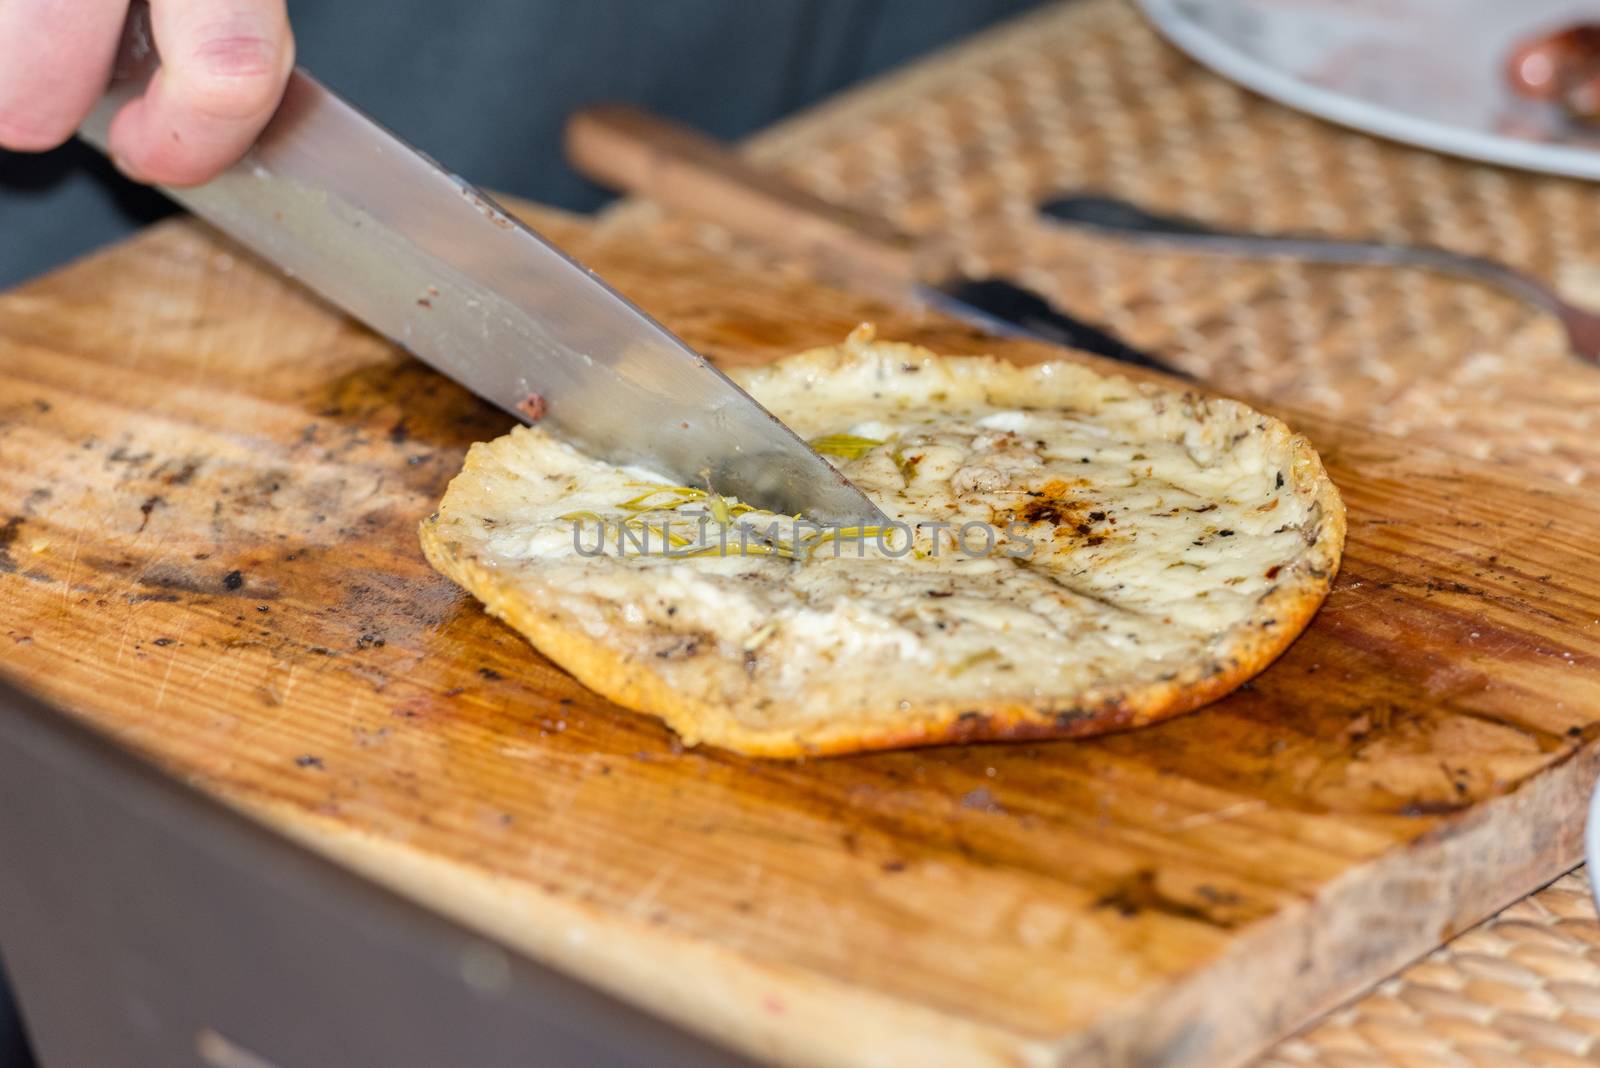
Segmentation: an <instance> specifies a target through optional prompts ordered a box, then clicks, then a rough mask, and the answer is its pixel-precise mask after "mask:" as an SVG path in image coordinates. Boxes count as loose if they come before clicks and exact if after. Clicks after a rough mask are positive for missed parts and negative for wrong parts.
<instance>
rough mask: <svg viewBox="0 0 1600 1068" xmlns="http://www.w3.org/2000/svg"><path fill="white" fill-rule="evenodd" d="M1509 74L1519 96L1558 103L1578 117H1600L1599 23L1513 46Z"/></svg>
mask: <svg viewBox="0 0 1600 1068" xmlns="http://www.w3.org/2000/svg"><path fill="white" fill-rule="evenodd" d="M1506 78H1507V80H1508V81H1509V82H1510V83H1511V88H1512V89H1513V90H1514V91H1515V92H1516V93H1517V94H1518V95H1520V96H1525V97H1528V98H1529V99H1532V100H1546V101H1551V102H1555V103H1559V104H1561V106H1562V107H1563V108H1565V109H1566V111H1567V112H1568V113H1569V114H1571V115H1572V116H1573V117H1575V118H1579V119H1587V120H1594V119H1600V23H1596V22H1583V23H1579V24H1577V25H1575V26H1569V27H1568V28H1567V29H1564V30H1558V31H1556V32H1554V33H1545V34H1540V35H1539V36H1537V37H1530V38H1528V39H1527V40H1525V41H1523V42H1522V43H1521V44H1519V45H1517V47H1516V48H1514V49H1512V51H1511V55H1510V56H1509V57H1508V59H1507V61H1506Z"/></svg>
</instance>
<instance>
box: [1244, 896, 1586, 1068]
mask: <svg viewBox="0 0 1600 1068" xmlns="http://www.w3.org/2000/svg"><path fill="white" fill-rule="evenodd" d="M1595 1064H1600V921H1597V920H1596V918H1595V907H1594V900H1593V898H1591V897H1590V894H1589V879H1588V874H1587V872H1586V871H1585V870H1584V869H1581V868H1580V869H1579V870H1578V871H1576V872H1574V873H1572V874H1571V875H1567V876H1564V877H1563V878H1561V879H1559V880H1557V881H1556V882H1554V883H1552V884H1551V885H1550V886H1548V887H1546V888H1545V889H1544V890H1541V891H1540V892H1539V893H1537V894H1534V895H1533V896H1531V897H1528V898H1525V899H1524V900H1522V901H1519V902H1517V903H1516V904H1515V905H1512V906H1511V907H1510V908H1508V909H1506V910H1505V911H1504V912H1502V913H1500V914H1499V915H1498V916H1495V917H1494V918H1493V919H1491V920H1488V921H1486V922H1485V923H1483V924H1481V925H1479V926H1478V927H1475V928H1473V929H1472V930H1470V931H1468V932H1466V933H1465V934H1463V935H1460V936H1459V937H1457V938H1456V939H1455V940H1454V941H1452V942H1451V943H1449V944H1448V945H1446V946H1444V947H1443V948H1441V949H1438V950H1435V951H1434V952H1433V953H1432V954H1430V955H1429V956H1428V957H1427V959H1425V960H1422V961H1419V962H1418V963H1416V964H1414V965H1412V966H1411V967H1410V968H1408V969H1406V970H1405V971H1404V972H1402V973H1400V974H1399V975H1397V976H1395V977H1394V978H1393V979H1390V980H1388V981H1386V982H1384V983H1382V984H1381V985H1379V986H1378V988H1377V989H1376V990H1374V991H1372V993H1370V994H1368V995H1367V996H1366V997H1364V998H1362V999H1361V1000H1360V1001H1357V1002H1355V1003H1354V1004H1352V1005H1350V1006H1349V1007H1347V1008H1344V1009H1340V1010H1339V1011H1337V1012H1334V1013H1332V1014H1331V1015H1329V1016H1328V1017H1326V1018H1325V1019H1323V1020H1321V1021H1320V1022H1318V1023H1317V1024H1316V1025H1315V1026H1313V1027H1311V1028H1309V1029H1308V1030H1307V1031H1306V1032H1305V1033H1303V1034H1301V1035H1300V1036H1298V1037H1296V1038H1292V1039H1290V1040H1289V1041H1287V1042H1284V1043H1282V1044H1280V1045H1279V1046H1278V1047H1277V1048H1276V1049H1274V1050H1272V1051H1271V1052H1270V1053H1268V1054H1267V1055H1266V1056H1264V1057H1262V1058H1261V1059H1260V1060H1258V1061H1257V1062H1256V1063H1255V1065H1254V1066H1253V1068H1307V1066H1316V1068H1395V1066H1402V1068H1576V1066H1578V1065H1591V1066H1592V1065H1595Z"/></svg>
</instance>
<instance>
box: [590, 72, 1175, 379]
mask: <svg viewBox="0 0 1600 1068" xmlns="http://www.w3.org/2000/svg"><path fill="white" fill-rule="evenodd" d="M566 143H567V158H568V159H570V160H571V161H572V163H573V165H574V166H575V167H576V168H577V169H578V170H579V171H580V172H582V173H583V174H584V175H585V176H587V177H589V178H591V179H593V180H594V181H597V182H599V183H601V184H602V185H606V186H609V187H611V188H614V189H622V190H626V191H628V192H632V193H638V194H640V195H642V196H646V197H649V198H650V199H651V200H654V201H657V202H659V203H661V204H665V205H667V206H668V207H672V208H676V209H678V210H681V211H686V212H689V213H692V214H698V215H701V216H704V217H706V218H710V219H714V220H716V221H718V222H720V223H723V224H724V225H726V226H728V227H729V228H730V229H732V230H734V231H736V232H739V233H743V234H745V235H746V236H748V237H752V238H754V239H756V240H759V241H763V242H765V243H768V244H771V245H774V246H776V247H779V248H782V249H784V250H785V251H788V252H790V253H792V254H794V255H797V256H799V257H801V258H802V259H805V260H807V261H809V262H811V263H813V264H815V265H816V266H817V267H818V268H819V270H820V272H821V274H822V275H823V276H824V278H826V279H828V280H830V281H834V282H836V283H838V284H840V285H842V286H844V287H846V288H853V289H857V290H865V291H867V292H870V293H873V294H874V295H877V296H880V297H885V298H887V299H889V300H891V301H897V302H900V303H908V304H913V305H925V306H928V307H932V308H935V309H937V310H938V311H941V312H944V313H945V314H946V315H950V316H952V317H954V318H957V319H961V320H963V321H964V322H968V323H971V324H972V325H974V326H977V327H978V328H979V329H981V330H985V331H987V332H989V333H992V334H996V335H998V336H1000V337H1022V338H1030V339H1033V340H1037V341H1048V342H1050V343H1052V344H1056V345H1065V346H1067V347H1069V348H1075V349H1081V350H1083V351H1084V352H1092V353H1095V354H1096V355H1099V356H1108V357H1110V358H1111V359H1114V360H1119V361H1121V362H1123V363H1127V364H1132V365H1134V366H1137V367H1145V368H1149V369H1151V370H1156V371H1163V372H1165V373H1167V374H1173V375H1181V376H1183V377H1189V376H1188V375H1186V374H1184V373H1183V372H1181V371H1178V370H1177V369H1176V368H1174V367H1172V366H1171V365H1170V364H1168V363H1166V362H1165V361H1163V360H1161V359H1160V358H1159V357H1156V356H1154V355H1152V354H1150V353H1148V352H1145V351H1143V350H1141V349H1137V348H1135V347H1133V346H1132V345H1129V344H1128V343H1127V342H1125V341H1123V340H1122V339H1120V338H1118V337H1116V336H1114V335H1112V334H1111V333H1109V332H1107V331H1106V330H1103V329H1101V328H1100V327H1098V326H1095V325H1094V324H1092V323H1086V322H1084V321H1083V320H1081V319H1077V318H1074V317H1073V316H1071V315H1068V314H1066V313H1065V312H1063V311H1061V310H1060V309H1059V308H1056V307H1055V306H1054V305H1052V304H1051V303H1050V302H1049V301H1048V300H1046V299H1045V298H1044V297H1042V296H1040V295H1039V294H1038V293H1035V292H1034V291H1033V290H1030V289H1027V288H1025V287H1023V286H1020V285H1017V284H1016V283H1015V282H1012V281H1010V280H1008V279H1005V278H976V279H975V278H966V277H963V276H961V275H960V274H959V273H957V272H956V271H955V270H954V256H953V254H952V250H948V249H945V248H942V247H940V246H939V245H938V243H937V242H933V243H929V242H920V241H918V240H916V239H915V238H912V237H910V236H909V235H907V234H903V233H901V232H900V231H898V230H896V229H895V228H894V227H892V226H890V225H889V224H888V223H887V222H885V221H884V220H883V219H881V218H878V217H876V216H872V215H867V214H864V213H862V212H857V211H853V210H851V209H849V208H845V207H841V206H840V205H837V204H832V203H830V202H828V201H826V200H823V199H821V198H820V197H815V196H812V195H811V194H810V193H807V192H806V191H804V190H802V189H799V188H797V187H795V186H793V185H790V184H789V183H788V182H786V181H784V180H783V179H782V178H780V177H778V176H777V175H774V174H771V173H768V172H766V171H763V170H761V169H759V168H757V167H754V166H752V165H750V164H749V163H747V162H746V161H745V160H744V159H743V158H741V157H740V156H739V155H737V154H736V153H735V152H734V151H733V150H732V149H730V148H728V147H727V146H725V145H723V144H721V143H719V142H717V141H715V140H713V139H712V138H710V137H707V136H706V135H705V134H702V133H700V132H699V131H698V130H693V129H690V128H689V127H686V126H683V125H680V124H678V123H675V122H671V121H669V120H667V119H663V118H661V117H659V116H656V115H652V114H650V113H649V112H645V111H641V110H639V109H637V108H633V107H628V106H625V105H618V104H606V105H597V106H595V107H590V108H585V109H583V110H581V111H578V112H576V113H574V114H573V116H572V117H571V119H569V120H568V122H567V130H566ZM925 279H934V280H932V281H927V280H925Z"/></svg>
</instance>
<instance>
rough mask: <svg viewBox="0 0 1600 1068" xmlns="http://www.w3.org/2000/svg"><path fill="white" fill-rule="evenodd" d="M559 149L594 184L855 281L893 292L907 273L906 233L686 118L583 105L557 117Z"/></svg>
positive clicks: (912, 259)
mask: <svg viewBox="0 0 1600 1068" xmlns="http://www.w3.org/2000/svg"><path fill="white" fill-rule="evenodd" d="M566 150H567V158H568V159H569V160H571V161H572V164H573V166H575V167H576V168H577V169H578V171H579V172H580V173H582V174H583V175H585V176H586V177H588V178H590V179H592V180H594V181H596V182H599V183H600V184H602V185H605V186H608V187H610V188H612V189H619V190H625V191H627V192H630V193H637V194H639V195H641V196H645V197H648V198H649V199H651V200H654V201H656V202H658V203H660V204H664V205H666V206H667V207H670V208H674V209H676V210H679V211H684V212H688V213H690V214H694V215H700V216H703V217H706V218H709V219H712V220H714V221H716V222H719V223H722V224H723V225H725V226H727V227H728V228H729V229H731V230H733V231H735V232H736V233H740V234H743V235H745V236H747V237H751V238H754V239H756V240H759V241H761V242H763V243H765V244H769V245H772V246H774V247H777V248H781V249H783V250H784V251H786V252H790V253H793V254H795V255H798V256H801V257H804V258H805V259H807V260H808V261H810V262H813V263H815V264H816V266H817V267H818V268H819V269H821V270H822V271H823V272H824V273H825V274H826V275H827V276H829V277H830V278H832V279H837V280H841V281H844V282H847V283H849V284H850V285H853V286H855V287H856V288H866V289H869V290H873V291H876V292H877V293H879V294H886V295H891V296H896V297H903V296H905V295H906V292H907V290H908V288H909V286H910V284H911V283H913V282H914V281H915V280H916V277H917V274H918V266H919V257H918V252H917V247H916V244H915V243H914V242H913V240H912V239H911V238H909V237H908V236H906V235H905V234H902V233H900V232H899V231H898V230H895V229H894V228H893V227H891V226H890V225H889V224H887V223H886V222H884V221H883V220H882V219H878V218H874V217H873V216H870V215H863V214H861V213H859V212H855V211H852V210H850V209H848V208H842V207H839V206H838V205H836V204H830V203H828V202H827V201H825V200H822V199H821V198H819V197H815V196H812V195H811V194H810V193H807V192H805V191H804V190H802V189H797V188H795V187H794V186H792V185H790V184H789V183H787V182H785V181H784V180H783V179H781V178H779V177H777V176H775V175H772V174H768V173H766V172H765V171H762V170H760V169H758V168H756V167H753V166H751V165H750V164H749V163H746V162H745V161H744V160H743V159H741V158H740V157H739V156H738V155H737V154H735V153H734V152H733V150H732V149H730V148H728V147H727V146H725V145H723V144H721V143H720V142H718V141H715V140H713V139H712V138H710V137H708V136H706V135H705V134H702V133H700V132H699V131H697V130H693V129H690V128H689V127H687V126H682V125H680V124H678V123H675V122H672V121H670V120H667V119H663V118H660V117H658V116H655V115H651V114H649V113H648V112H645V111H641V110H639V109H638V108H632V107H628V106H625V105H614V104H608V105H601V106H597V107H591V108H585V109H583V110H581V111H577V112H574V113H573V115H572V117H571V118H570V119H568V120H567V128H566Z"/></svg>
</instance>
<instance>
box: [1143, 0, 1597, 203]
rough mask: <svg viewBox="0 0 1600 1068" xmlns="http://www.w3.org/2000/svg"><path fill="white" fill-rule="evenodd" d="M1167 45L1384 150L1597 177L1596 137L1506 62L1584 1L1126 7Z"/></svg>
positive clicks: (1579, 17)
mask: <svg viewBox="0 0 1600 1068" xmlns="http://www.w3.org/2000/svg"><path fill="white" fill-rule="evenodd" d="M1137 2H1138V3H1139V5H1140V6H1141V7H1142V8H1143V9H1144V11H1145V14H1146V15H1148V16H1149V18H1150V20H1151V21H1152V22H1153V23H1155V25H1156V28H1157V29H1159V30H1160V31H1161V32H1162V33H1163V34H1164V35H1165V36H1166V37H1167V38H1168V39H1169V40H1170V41H1172V43H1173V44H1175V45H1177V46H1178V47H1179V48H1181V49H1183V51H1185V52H1187V53H1188V54H1189V55H1190V56H1192V57H1194V58H1195V59H1196V60H1198V61H1200V62H1201V63H1204V64H1205V65H1206V66H1208V67H1210V68H1212V69H1213V70H1215V71H1217V72H1218V73H1219V74H1222V75H1223V76H1225V77H1227V78H1231V79H1233V80H1234V81H1236V82H1239V83H1240V84H1241V85H1244V86H1246V87H1247V88H1250V89H1254V90H1255V91H1256V92H1258V93H1260V94H1262V95H1263V96H1267V97H1271V98H1272V99H1273V100H1277V101H1278V102H1280V103H1283V104H1287V105H1289V106H1290V107H1293V108H1298V109H1300V110H1302V111H1308V112H1310V113H1311V114H1313V115H1319V116H1321V117H1322V118H1324V119H1328V120H1330V121H1332V122H1337V123H1341V124H1342V125H1345V126H1353V127H1355V128H1356V129H1358V130H1366V131H1368V132H1369V133H1375V134H1379V135H1380V136H1383V137H1388V138H1392V139H1394V140H1396V141H1404V142H1407V143H1409V144H1414V145H1421V146H1423V147H1425V148H1432V149H1437V150H1438V151H1440V152H1449V153H1451V154H1452V155H1457V156H1466V157H1468V158H1470V159H1481V160H1485V161H1487V162H1490V163H1501V164H1505V165H1506V166H1510V167H1521V168H1525V169H1527V170H1535V171H1547V172H1550V173H1552V174H1566V175H1571V176H1573V177H1577V178H1589V179H1600V132H1595V131H1585V130H1582V129H1579V128H1577V127H1575V126H1574V125H1573V124H1572V123H1570V122H1569V121H1568V120H1567V119H1566V118H1565V117H1564V116H1563V115H1562V114H1561V113H1560V111H1559V109H1558V108H1557V107H1556V106H1555V105H1553V104H1543V103H1538V102H1535V101H1529V100H1522V99H1520V98H1518V97H1517V96H1515V95H1514V94H1513V93H1512V92H1511V90H1510V87H1509V86H1508V85H1507V84H1506V80H1505V67H1506V56H1507V54H1508V53H1509V52H1510V50H1511V48H1512V46H1513V45H1515V44H1517V43H1518V42H1520V41H1522V40H1523V39H1525V38H1527V37H1530V36H1532V35H1535V34H1538V33H1541V32H1545V31H1549V30H1554V29H1560V28H1563V27H1565V26H1567V25H1570V24H1572V23H1575V22H1582V21H1595V20H1597V19H1600V4H1597V3H1596V0H1137Z"/></svg>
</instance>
